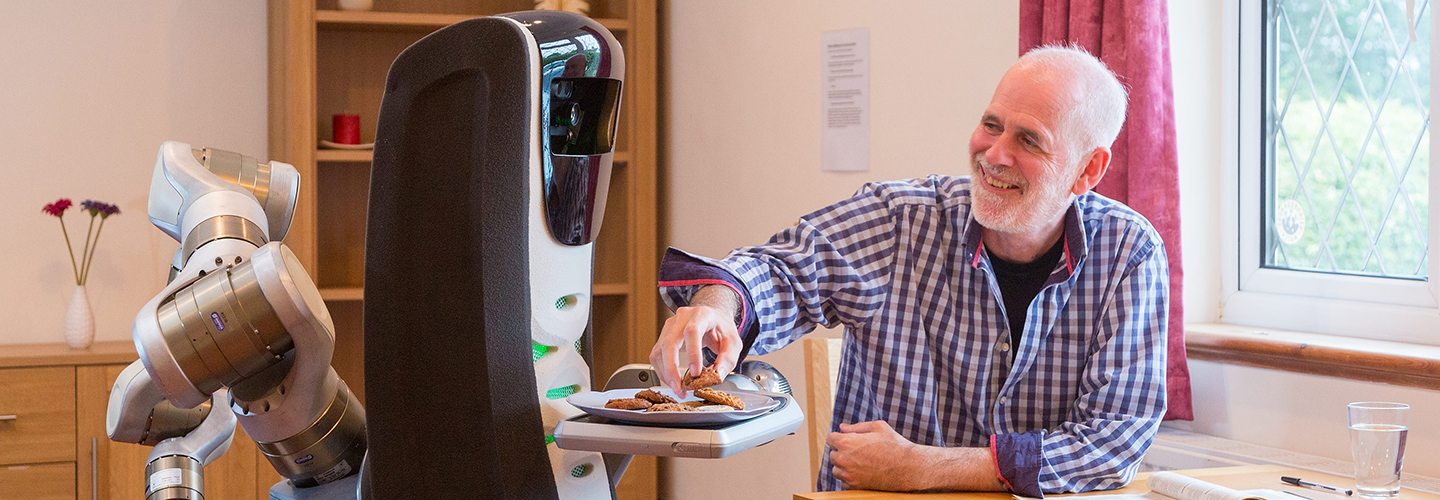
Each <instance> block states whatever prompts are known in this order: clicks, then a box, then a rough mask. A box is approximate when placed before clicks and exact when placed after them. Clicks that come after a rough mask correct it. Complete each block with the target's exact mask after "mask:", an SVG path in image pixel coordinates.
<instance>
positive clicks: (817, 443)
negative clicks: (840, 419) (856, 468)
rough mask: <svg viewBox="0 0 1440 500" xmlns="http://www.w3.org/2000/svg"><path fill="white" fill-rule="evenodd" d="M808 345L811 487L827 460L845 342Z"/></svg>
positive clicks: (811, 342) (817, 340) (816, 341)
mask: <svg viewBox="0 0 1440 500" xmlns="http://www.w3.org/2000/svg"><path fill="white" fill-rule="evenodd" d="M801 342H802V345H804V346H805V415H806V416H807V418H806V420H805V422H806V425H808V426H809V427H810V484H811V485H814V484H815V481H816V479H817V478H818V477H820V461H821V459H823V458H824V457H825V436H826V435H827V434H830V416H831V414H832V413H833V410H834V408H835V385H836V383H837V381H838V379H839V377H840V351H841V348H842V346H843V345H844V343H843V341H842V340H841V339H821V338H813V339H802V340H801Z"/></svg>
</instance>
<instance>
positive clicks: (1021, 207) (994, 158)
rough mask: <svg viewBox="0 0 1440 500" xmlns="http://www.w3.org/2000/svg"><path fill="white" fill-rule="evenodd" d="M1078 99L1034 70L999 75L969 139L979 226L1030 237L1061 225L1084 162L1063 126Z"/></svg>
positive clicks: (1023, 68)
mask: <svg viewBox="0 0 1440 500" xmlns="http://www.w3.org/2000/svg"><path fill="white" fill-rule="evenodd" d="M1076 94H1078V92H1076V91H1075V90H1074V87H1073V86H1067V85H1065V84H1064V82H1063V81H1061V79H1059V78H1057V77H1056V75H1054V74H1047V72H1045V71H1043V70H1039V69H1038V68H1033V67H1027V66H1026V65H1024V64H1018V65H1016V66H1015V67H1012V68H1011V69H1010V71H1008V72H1006V73H1005V76H1004V78H1002V79H1001V80H1000V85H999V86H998V87H996V89H995V96H994V97H993V98H991V100H990V106H989V107H987V108H986V109H985V114H984V116H983V117H982V118H981V119H980V125H979V126H977V127H975V133H974V134H971V136H970V157H971V166H972V168H973V170H974V174H973V177H972V182H971V188H970V192H971V198H972V205H973V207H974V213H975V220H977V221H979V222H980V225H982V226H984V227H985V228H987V229H991V230H994V231H999V232H1002V233H1023V234H1035V233H1041V232H1046V231H1049V230H1051V229H1052V228H1054V227H1055V226H1056V225H1058V224H1059V221H1060V218H1061V217H1062V216H1063V215H1064V214H1065V210H1066V209H1067V208H1068V207H1069V205H1070V200H1071V199H1072V197H1073V196H1074V195H1075V194H1079V193H1076V192H1075V191H1076V190H1077V187H1076V185H1077V182H1076V178H1077V176H1078V175H1079V169H1078V166H1079V163H1080V161H1081V160H1082V158H1079V157H1078V156H1080V155H1077V154H1076V152H1075V151H1073V150H1075V149H1078V148H1075V147H1073V142H1074V141H1073V140H1072V138H1070V137H1068V136H1066V131H1065V130H1064V126H1063V125H1064V122H1065V116H1066V112H1067V111H1068V110H1069V108H1070V107H1071V106H1073V105H1074V103H1075V102H1077V99H1078V97H1079V96H1078V95H1076ZM1083 192H1084V191H1083V190H1080V193H1083Z"/></svg>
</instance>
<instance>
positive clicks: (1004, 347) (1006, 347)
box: [1000, 342, 1010, 352]
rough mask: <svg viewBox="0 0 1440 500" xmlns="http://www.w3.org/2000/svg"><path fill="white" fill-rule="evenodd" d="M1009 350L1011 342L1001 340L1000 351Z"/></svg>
mask: <svg viewBox="0 0 1440 500" xmlns="http://www.w3.org/2000/svg"><path fill="white" fill-rule="evenodd" d="M1008 351H1010V343H1009V342H1001V343H1000V352H1008Z"/></svg>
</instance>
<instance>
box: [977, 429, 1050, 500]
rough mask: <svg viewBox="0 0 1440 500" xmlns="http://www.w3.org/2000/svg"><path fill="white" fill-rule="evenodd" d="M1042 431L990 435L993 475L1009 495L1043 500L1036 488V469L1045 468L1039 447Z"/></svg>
mask: <svg viewBox="0 0 1440 500" xmlns="http://www.w3.org/2000/svg"><path fill="white" fill-rule="evenodd" d="M1044 439H1045V431H1043V430H1033V431H1030V432H1023V433H1010V434H992V435H991V436H990V456H991V458H994V459H995V472H996V474H999V476H1000V481H1002V482H1004V483H1005V487H1006V488H1009V489H1010V491H1011V492H1012V493H1015V494H1016V495H1019V496H1024V497H1033V498H1045V492H1044V491H1041V489H1040V469H1042V468H1043V467H1044V466H1045V453H1044V450H1042V446H1041V445H1042V444H1043V441H1044Z"/></svg>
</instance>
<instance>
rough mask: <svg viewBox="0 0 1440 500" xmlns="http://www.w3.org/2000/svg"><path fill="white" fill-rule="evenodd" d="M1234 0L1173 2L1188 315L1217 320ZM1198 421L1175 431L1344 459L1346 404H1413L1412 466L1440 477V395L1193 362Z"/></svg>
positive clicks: (1346, 457)
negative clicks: (1229, 11)
mask: <svg viewBox="0 0 1440 500" xmlns="http://www.w3.org/2000/svg"><path fill="white" fill-rule="evenodd" d="M1226 3H1228V2H1170V19H1171V23H1170V30H1171V31H1170V37H1171V39H1170V41H1171V57H1172V59H1173V61H1174V65H1173V68H1174V77H1175V117H1176V127H1175V128H1176V133H1177V135H1178V138H1177V146H1178V149H1179V153H1180V190H1181V196H1180V207H1181V220H1183V221H1184V223H1183V229H1182V231H1183V233H1182V235H1181V238H1182V240H1183V244H1184V257H1185V319H1186V321H1188V322H1214V321H1217V320H1218V318H1219V306H1220V297H1221V284H1220V276H1221V275H1220V273H1222V272H1226V271H1225V270H1224V269H1223V268H1222V267H1221V264H1220V256H1221V255H1222V252H1234V251H1235V250H1234V249H1229V248H1224V247H1223V243H1222V241H1221V232H1220V231H1221V225H1222V221H1221V219H1220V211H1221V208H1222V206H1221V193H1222V191H1221V189H1223V186H1222V185H1221V182H1220V179H1221V174H1222V170H1221V169H1222V168H1224V162H1223V157H1222V156H1221V155H1223V154H1224V151H1223V147H1222V141H1223V140H1224V137H1223V136H1222V135H1221V129H1222V126H1223V123H1222V121H1221V120H1222V119H1224V117H1223V114H1224V109H1223V108H1222V105H1223V101H1222V92H1223V91H1224V90H1225V88H1226V86H1227V85H1229V83H1227V82H1226V80H1225V78H1226V76H1225V71H1226V68H1225V67H1224V64H1225V60H1224V56H1225V54H1224V50H1225V41H1226V40H1225V38H1224V37H1225V36H1227V35H1226V28H1225V22H1226V19H1225V18H1224V16H1225V15H1226V11H1225V4H1226ZM1190 376H1191V390H1192V396H1193V401H1194V406H1195V421H1194V422H1178V423H1169V424H1166V425H1168V426H1172V427H1176V428H1180V429H1186V430H1192V431H1195V432H1200V433H1204V434H1210V435H1214V436H1221V437H1226V438H1230V439H1236V440H1240V441H1245V442H1250V443H1256V444H1262V445H1266V446H1274V447H1277V448H1284V449H1289V450H1294V451H1300V452H1304V453H1310V454H1314V455H1320V456H1325V457H1330V458H1334V459H1339V460H1349V459H1350V448H1349V446H1350V444H1349V435H1348V434H1347V431H1346V418H1345V405H1346V404H1347V403H1349V402H1352V401H1364V400H1369V401H1377V400H1378V401H1402V402H1406V403H1410V405H1411V406H1412V412H1411V425H1410V428H1411V432H1410V435H1409V438H1408V439H1409V443H1408V448H1409V449H1410V453H1408V454H1407V455H1408V456H1407V457H1406V460H1405V462H1406V463H1405V470H1406V471H1409V472H1414V473H1418V474H1423V475H1427V476H1436V477H1440V453H1435V452H1434V450H1437V449H1440V432H1437V430H1440V392H1436V391H1427V390H1420V389H1412V388H1406V387H1397V386H1390V385H1384V384H1372V383H1365V382H1356V381H1352V380H1343V379H1336V378H1330V377H1320V376H1315V375H1304V374H1297V373H1288V372H1280V371H1274V370H1264V369H1259V368H1249V367H1243V366H1235V365H1226V364H1219V363H1211V362H1202V361H1191V362H1190Z"/></svg>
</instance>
